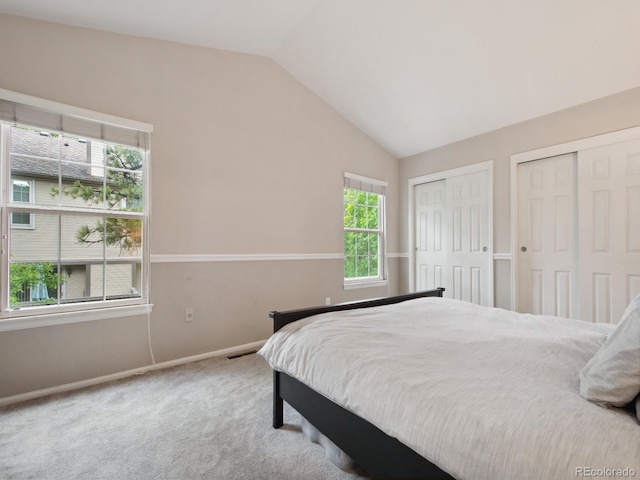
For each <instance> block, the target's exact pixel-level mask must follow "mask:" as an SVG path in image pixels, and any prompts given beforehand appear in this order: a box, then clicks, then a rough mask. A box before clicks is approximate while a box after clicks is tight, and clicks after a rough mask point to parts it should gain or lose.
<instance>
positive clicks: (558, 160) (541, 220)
mask: <svg viewBox="0 0 640 480" xmlns="http://www.w3.org/2000/svg"><path fill="white" fill-rule="evenodd" d="M574 177H575V155H574V154H567V155H561V156H558V157H551V158H545V159H541V160H535V161H533V162H526V163H522V164H520V165H519V166H518V194H519V199H518V240H519V242H520V245H519V248H518V252H517V254H518V265H519V268H518V271H519V282H518V283H519V292H518V294H519V302H518V305H519V309H520V311H521V312H528V313H534V314H544V315H558V316H562V317H573V316H575V315H576V314H577V308H578V306H577V298H576V297H575V295H574V292H575V288H573V287H575V281H576V279H577V277H576V276H575V263H576V245H575V240H574V237H575V190H574V188H575V187H574V185H575V178H574Z"/></svg>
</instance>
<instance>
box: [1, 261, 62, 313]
mask: <svg viewBox="0 0 640 480" xmlns="http://www.w3.org/2000/svg"><path fill="white" fill-rule="evenodd" d="M58 281H59V278H58V272H57V267H56V265H55V264H54V263H51V262H32V263H26V262H11V265H10V268H9V284H10V285H9V305H10V306H11V308H27V307H32V306H38V305H51V304H56V303H57V302H58Z"/></svg>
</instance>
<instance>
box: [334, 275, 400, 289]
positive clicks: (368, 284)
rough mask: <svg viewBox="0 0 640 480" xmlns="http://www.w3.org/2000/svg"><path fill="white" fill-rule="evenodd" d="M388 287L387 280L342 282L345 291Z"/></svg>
mask: <svg viewBox="0 0 640 480" xmlns="http://www.w3.org/2000/svg"><path fill="white" fill-rule="evenodd" d="M387 285H389V281H388V280H382V279H378V278H376V279H375V280H354V281H352V282H344V289H345V290H355V289H356V288H375V287H386V286H387Z"/></svg>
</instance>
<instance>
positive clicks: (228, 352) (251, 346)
mask: <svg viewBox="0 0 640 480" xmlns="http://www.w3.org/2000/svg"><path fill="white" fill-rule="evenodd" d="M265 342H266V340H259V341H257V342H253V343H246V344H244V345H238V346H236V347H230V348H223V349H222V350H216V351H214V352H207V353H201V354H199V355H192V356H190V357H183V358H178V359H175V360H169V361H168V362H161V363H155V364H153V365H147V366H145V367H140V368H134V369H132V370H126V371H124V372H118V373H112V374H109V375H103V376H101V377H95V378H89V379H87V380H81V381H79V382H72V383H65V384H63V385H56V386H55V387H49V388H43V389H41V390H34V391H32V392H27V393H20V394H18V395H12V396H10V397H4V398H0V407H4V406H7V405H11V404H13V403H19V402H25V401H27V400H34V399H36V398H40V397H46V396H47V395H54V394H57V393H64V392H70V391H72V390H79V389H81V388H87V387H92V386H94V385H99V384H101V383H106V382H112V381H114V380H121V379H123V378H127V377H133V376H134V375H142V374H145V373H147V372H151V371H154V370H162V369H164V368H171V367H176V366H178V365H184V364H187V363H191V362H197V361H199V360H206V359H208V358H214V357H227V356H233V355H240V354H243V353H247V352H251V351H254V350H258V349H259V348H260V347H262V345H264V343H265Z"/></svg>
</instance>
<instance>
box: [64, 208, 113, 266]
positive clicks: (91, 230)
mask: <svg viewBox="0 0 640 480" xmlns="http://www.w3.org/2000/svg"><path fill="white" fill-rule="evenodd" d="M103 231H104V226H103V217H101V216H98V215H67V216H65V217H62V234H61V243H62V245H61V252H62V263H64V264H70V263H71V264H75V263H78V261H81V260H84V259H97V260H102V259H103V258H104V249H103V245H102V237H103Z"/></svg>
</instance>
